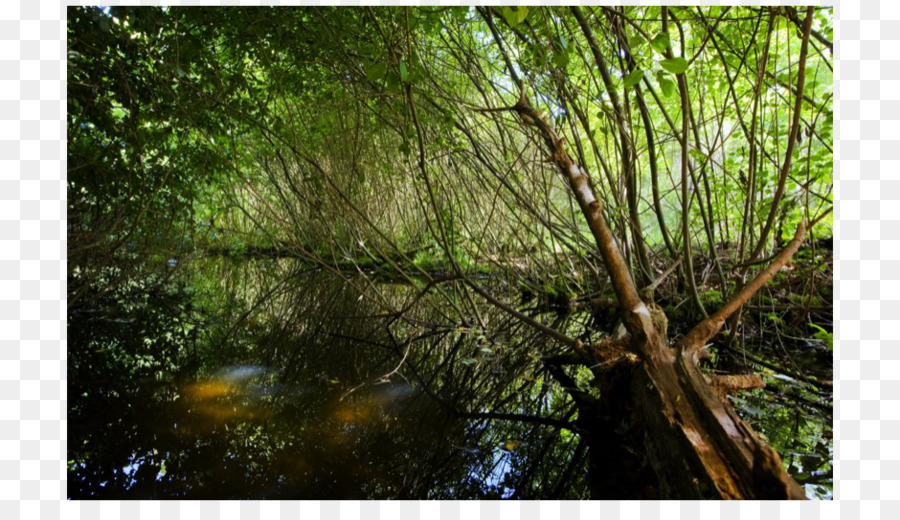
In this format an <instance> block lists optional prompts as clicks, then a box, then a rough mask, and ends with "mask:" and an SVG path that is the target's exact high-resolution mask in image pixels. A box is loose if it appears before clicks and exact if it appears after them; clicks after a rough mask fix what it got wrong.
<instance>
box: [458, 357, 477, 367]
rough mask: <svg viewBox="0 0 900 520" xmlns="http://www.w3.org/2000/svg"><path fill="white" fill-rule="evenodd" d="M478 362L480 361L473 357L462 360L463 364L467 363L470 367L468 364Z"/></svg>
mask: <svg viewBox="0 0 900 520" xmlns="http://www.w3.org/2000/svg"><path fill="white" fill-rule="evenodd" d="M477 362H478V361H475V360H474V359H472V358H466V359H464V360H462V364H463V365H466V366H467V367H468V366H472V365H474V364H475V363H477Z"/></svg>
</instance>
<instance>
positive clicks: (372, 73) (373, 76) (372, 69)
mask: <svg viewBox="0 0 900 520" xmlns="http://www.w3.org/2000/svg"><path fill="white" fill-rule="evenodd" d="M385 73H387V63H379V62H373V63H372V64H370V65H369V66H368V67H366V77H367V78H369V81H372V82H376V81H379V80H381V78H383V77H384V75H385Z"/></svg>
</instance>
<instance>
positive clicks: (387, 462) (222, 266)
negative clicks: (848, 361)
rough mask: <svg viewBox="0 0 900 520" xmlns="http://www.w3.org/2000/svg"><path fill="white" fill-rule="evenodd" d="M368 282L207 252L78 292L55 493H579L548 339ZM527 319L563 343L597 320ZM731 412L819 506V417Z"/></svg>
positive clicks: (583, 461) (747, 402)
mask: <svg viewBox="0 0 900 520" xmlns="http://www.w3.org/2000/svg"><path fill="white" fill-rule="evenodd" d="M367 284H368V282H367V281H365V280H364V279H362V278H360V277H354V276H349V277H347V278H346V279H344V280H342V279H341V278H339V277H337V276H335V275H334V274H331V273H322V272H317V271H310V270H308V268H307V267H304V266H303V265H299V264H296V263H293V262H289V261H274V260H265V261H263V260H259V261H243V262H237V261H227V260H222V259H212V260H207V261H204V263H203V264H202V265H198V266H195V271H194V272H180V273H177V274H175V275H173V276H171V277H168V278H166V279H162V278H158V279H154V278H152V277H151V278H146V279H142V280H139V281H136V282H135V283H132V284H124V285H123V284H118V285H116V286H115V288H114V289H109V290H106V291H101V290H98V291H97V292H96V293H92V294H89V295H88V296H87V297H85V298H82V300H81V301H80V302H79V303H78V305H77V306H75V307H74V308H70V312H69V320H68V340H69V366H68V370H69V373H68V395H69V401H68V402H69V414H68V424H69V432H68V435H69V443H68V495H69V498H72V499H87V498H136V499H137V498H151V499H165V498H192V499H193V498H196V499H258V498H272V499H386V498H412V499H432V498H435V499H436V498H443V499H470V498H563V499H581V498H588V491H587V480H586V479H587V453H586V452H587V450H586V446H585V445H582V443H581V440H580V438H579V437H578V436H577V435H575V434H573V433H571V432H570V431H569V430H568V429H565V428H561V427H560V426H559V425H558V424H554V423H553V421H557V422H560V423H561V422H565V421H571V420H573V419H574V418H573V414H574V408H573V406H572V403H571V401H570V400H568V399H567V397H566V395H565V393H564V392H563V391H562V389H561V388H559V385H558V384H556V383H555V382H553V381H552V379H550V377H549V375H548V374H547V373H546V371H544V370H542V365H541V363H540V362H539V358H540V356H542V355H547V354H549V353H552V352H553V351H554V350H555V349H559V350H560V351H561V350H562V349H561V348H560V347H554V346H553V345H552V344H549V343H548V341H547V340H546V339H545V338H543V337H540V336H536V335H535V334H533V332H532V331H531V330H530V329H527V328H524V327H523V326H522V325H521V324H520V323H518V322H516V321H514V320H511V319H510V318H509V317H508V316H507V315H505V314H504V313H502V312H500V311H498V310H496V309H494V308H492V307H490V306H479V307H478V310H477V316H478V317H479V318H480V322H481V323H480V324H478V325H476V324H475V323H469V322H463V321H462V320H461V319H460V318H459V317H458V316H460V314H458V312H457V311H458V309H461V308H465V306H466V305H467V304H469V303H471V300H467V299H466V298H464V297H463V296H462V295H457V294H455V293H454V292H453V286H452V285H447V286H445V287H444V289H443V290H444V293H443V294H435V293H434V292H433V291H430V292H429V293H428V294H427V295H426V296H424V297H418V296H417V295H418V294H419V292H418V291H417V289H416V288H415V287H413V286H412V285H410V284H408V283H404V284H395V283H387V282H382V283H378V284H375V285H367ZM360 288H365V289H366V294H367V297H360V292H359V290H358V289H360ZM495 289H496V290H497V291H503V290H504V288H503V287H502V286H498V287H495ZM528 305H529V304H528V303H525V304H523V306H522V307H520V308H522V309H524V310H526V311H528V310H529V309H528ZM537 307H538V308H534V309H531V313H532V314H533V315H535V316H538V317H539V319H542V320H544V321H546V322H547V323H548V324H551V325H552V326H554V327H556V328H559V329H563V330H568V331H570V333H573V334H577V333H578V332H579V331H580V330H581V329H583V328H584V327H585V326H586V325H588V324H590V325H592V326H595V327H596V326H597V325H598V324H596V323H591V322H590V317H589V316H588V315H587V314H578V313H569V314H566V315H563V314H559V313H541V312H540V311H541V310H542V309H540V308H539V307H540V306H537ZM392 309H393V310H396V311H399V310H403V311H404V312H403V313H402V314H399V313H392V312H391V310H392ZM482 325H484V327H483V328H482ZM572 375H573V376H574V377H575V379H576V381H577V382H578V383H579V384H580V385H583V386H584V387H585V388H587V387H588V378H589V373H588V372H587V371H586V370H585V371H583V372H578V373H576V372H574V371H573V372H572ZM739 405H740V406H741V407H742V409H745V410H747V412H746V414H745V415H746V416H747V418H748V420H751V421H756V422H755V423H754V427H757V428H760V429H761V430H762V431H763V432H768V433H767V434H768V435H769V436H770V438H771V440H772V442H773V444H775V445H776V449H778V448H779V446H778V443H779V442H780V443H781V449H782V450H784V452H783V453H782V455H783V456H786V457H788V456H791V455H790V454H791V453H794V452H797V457H796V459H797V462H796V464H795V465H794V466H793V467H794V468H795V470H796V471H795V473H798V474H800V475H801V476H804V475H806V474H809V475H811V476H810V478H813V477H816V472H817V471H818V472H819V473H823V474H824V473H825V471H826V470H827V473H828V475H827V477H828V478H822V480H825V481H827V482H826V483H825V484H815V485H811V486H808V487H807V489H808V490H809V491H810V496H823V497H827V496H829V495H830V461H831V455H830V450H831V442H830V431H831V425H830V413H829V414H827V417H826V414H824V412H823V413H822V414H820V415H816V413H814V412H813V411H810V410H806V409H804V408H803V407H800V406H793V407H786V406H785V403H783V402H777V400H773V399H769V398H767V396H766V395H765V394H758V395H756V394H750V395H746V396H743V397H742V398H741V401H740V403H739ZM776 410H777V413H775V411H776ZM781 410H786V411H784V412H782V411H781ZM757 412H758V413H757ZM535 418H540V422H538V421H537V420H536V419H535ZM826 420H827V423H826ZM801 423H802V424H801ZM784 432H787V433H784ZM814 437H815V438H814ZM798 438H801V441H797V439H798ZM820 438H821V439H820ZM819 440H821V441H822V442H820V443H819V444H822V443H824V452H823V451H822V449H821V448H820V447H819V446H818V444H817V442H818V441H819ZM816 450H818V452H821V453H819V454H818V455H817V451H816ZM786 454H787V455H786ZM814 466H815V467H814ZM804 472H805V473H804ZM816 478H819V477H816Z"/></svg>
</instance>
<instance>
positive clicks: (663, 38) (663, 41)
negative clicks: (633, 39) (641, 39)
mask: <svg viewBox="0 0 900 520" xmlns="http://www.w3.org/2000/svg"><path fill="white" fill-rule="evenodd" d="M650 46H651V47H653V48H654V49H656V51H657V52H658V53H660V54H665V53H666V48H667V47H668V46H669V33H664V32H661V33H659V34H657V35H656V36H654V37H653V41H651V42H650Z"/></svg>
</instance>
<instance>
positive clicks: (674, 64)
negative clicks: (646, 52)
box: [659, 58, 688, 74]
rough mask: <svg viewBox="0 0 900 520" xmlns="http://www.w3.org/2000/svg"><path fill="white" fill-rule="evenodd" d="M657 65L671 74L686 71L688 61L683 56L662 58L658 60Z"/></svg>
mask: <svg viewBox="0 0 900 520" xmlns="http://www.w3.org/2000/svg"><path fill="white" fill-rule="evenodd" d="M659 65H660V66H661V67H662V68H664V69H666V70H667V71H669V72H671V73H672V74H684V71H686V70H687V68H688V62H687V60H686V59H684V58H672V59H670V60H662V61H660V62H659Z"/></svg>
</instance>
